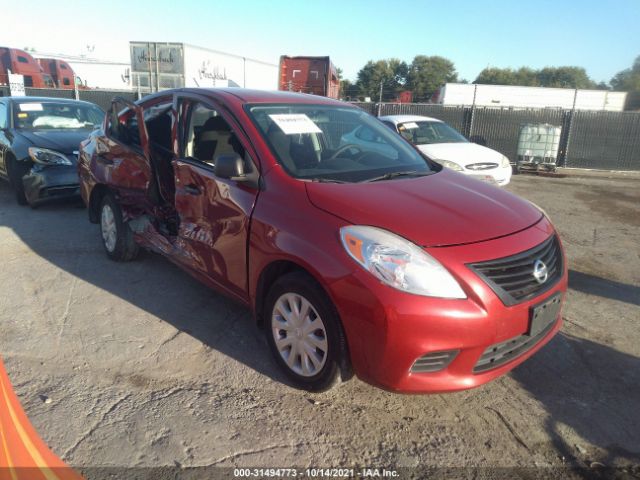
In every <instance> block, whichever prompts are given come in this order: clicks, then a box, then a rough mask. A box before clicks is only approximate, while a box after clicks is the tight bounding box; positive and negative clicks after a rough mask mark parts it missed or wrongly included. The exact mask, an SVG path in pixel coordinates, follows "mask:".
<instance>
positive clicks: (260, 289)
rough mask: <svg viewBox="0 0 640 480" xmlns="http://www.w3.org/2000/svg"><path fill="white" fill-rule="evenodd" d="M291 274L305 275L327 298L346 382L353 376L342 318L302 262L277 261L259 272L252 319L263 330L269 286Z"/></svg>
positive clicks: (327, 294) (315, 277)
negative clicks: (337, 331)
mask: <svg viewBox="0 0 640 480" xmlns="http://www.w3.org/2000/svg"><path fill="white" fill-rule="evenodd" d="M293 272H300V273H303V274H305V275H307V276H308V277H309V278H310V279H312V280H313V282H314V283H315V284H316V285H317V286H318V288H320V289H321V290H322V292H324V294H325V295H326V296H327V299H328V300H329V303H330V305H331V307H332V308H333V311H334V314H335V315H336V318H337V320H338V327H339V328H340V330H341V333H342V337H343V338H344V344H343V345H342V349H343V355H342V358H341V361H340V371H341V376H342V379H343V380H348V379H349V378H351V377H352V376H353V369H352V367H351V354H350V349H349V341H348V338H347V333H346V330H345V328H344V325H343V323H342V318H341V317H340V312H339V311H338V309H337V307H336V305H335V302H334V301H333V298H332V296H331V295H330V293H329V291H328V290H327V288H325V286H324V285H323V283H322V281H320V278H319V275H318V273H317V272H314V271H313V270H312V269H310V268H308V267H307V266H305V265H304V264H303V262H299V261H296V260H294V259H278V260H273V261H271V262H270V263H268V264H267V265H265V266H264V268H263V269H262V270H261V272H260V275H259V276H258V280H257V283H256V288H255V292H256V293H255V300H254V302H253V309H254V318H255V321H256V323H257V325H258V326H259V327H260V328H263V327H264V326H265V323H266V319H265V318H264V315H263V310H264V302H265V299H266V297H267V294H268V292H269V288H270V287H271V285H273V283H274V282H275V281H276V280H277V279H278V278H280V277H282V276H283V275H287V274H289V273H293Z"/></svg>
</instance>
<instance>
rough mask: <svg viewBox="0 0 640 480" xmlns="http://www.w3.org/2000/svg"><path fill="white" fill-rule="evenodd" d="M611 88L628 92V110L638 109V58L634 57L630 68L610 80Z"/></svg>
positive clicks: (639, 91)
mask: <svg viewBox="0 0 640 480" xmlns="http://www.w3.org/2000/svg"><path fill="white" fill-rule="evenodd" d="M611 88H613V89H614V90H619V91H622V92H628V93H629V95H628V97H627V105H626V108H627V109H628V110H636V109H640V56H638V57H636V59H635V61H634V62H633V65H632V66H631V68H627V69H625V70H622V71H621V72H618V73H617V74H616V75H615V76H614V77H613V78H612V79H611Z"/></svg>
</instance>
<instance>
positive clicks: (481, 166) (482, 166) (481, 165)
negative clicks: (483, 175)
mask: <svg viewBox="0 0 640 480" xmlns="http://www.w3.org/2000/svg"><path fill="white" fill-rule="evenodd" d="M497 166H498V164H497V163H488V162H485V163H472V164H471V165H467V166H466V168H467V170H490V169H492V168H497Z"/></svg>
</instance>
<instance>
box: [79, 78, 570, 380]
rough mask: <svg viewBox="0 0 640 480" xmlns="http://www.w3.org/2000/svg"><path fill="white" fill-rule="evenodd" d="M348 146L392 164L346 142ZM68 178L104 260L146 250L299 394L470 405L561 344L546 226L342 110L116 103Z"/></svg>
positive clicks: (560, 278) (198, 98)
mask: <svg viewBox="0 0 640 480" xmlns="http://www.w3.org/2000/svg"><path fill="white" fill-rule="evenodd" d="M355 130H357V131H358V134H359V135H366V136H367V139H369V140H372V141H375V142H379V143H381V144H385V145H386V148H384V149H380V148H376V149H367V147H366V146H363V145H364V144H365V142H363V143H362V144H357V145H356V144H349V143H345V140H344V139H345V137H346V138H349V137H348V135H349V134H350V133H351V132H353V131H355ZM368 143H371V142H368ZM78 168H79V173H80V182H81V193H82V196H83V198H84V201H85V202H86V204H87V206H88V210H89V218H90V220H91V221H92V222H94V223H99V224H100V226H101V231H102V239H103V243H104V248H105V250H106V253H107V255H108V256H109V257H110V258H112V259H113V260H117V261H123V260H131V259H133V258H134V257H135V256H136V253H137V251H138V248H139V246H141V247H144V248H147V249H150V250H153V251H155V252H158V253H161V254H162V255H165V256H166V257H168V258H169V259H170V260H171V261H173V262H175V263H176V264H178V265H179V266H181V267H182V268H184V269H185V270H186V271H188V272H189V273H190V274H192V275H193V276H195V277H196V278H198V279H200V280H201V281H202V282H204V283H205V284H207V285H209V286H211V287H212V288H215V289H217V290H219V291H222V292H224V293H226V294H227V295H229V296H231V297H233V298H235V299H237V300H239V301H240V302H242V303H244V304H246V305H248V306H249V307H250V308H251V309H252V310H253V312H254V314H255V318H256V320H257V321H258V322H259V323H260V324H261V325H263V326H264V329H265V331H266V336H267V339H268V343H269V346H270V348H271V350H272V352H273V355H274V357H275V359H276V361H277V363H278V364H279V365H280V367H281V368H282V369H283V370H284V371H285V372H286V373H287V374H288V376H289V377H290V378H291V379H292V380H293V382H294V383H295V384H296V385H297V386H299V387H302V388H305V389H309V390H323V389H327V388H329V387H330V386H332V385H333V384H334V382H336V381H337V380H338V379H339V378H340V377H342V378H343V379H344V378H346V377H347V376H348V375H349V374H350V372H352V371H353V372H355V373H356V374H357V375H358V376H359V377H360V378H362V379H364V380H366V381H368V382H371V383H373V384H375V385H378V386H380V387H383V388H386V389H390V390H396V391H402V392H446V391H453V390H461V389H467V388H472V387H475V386H478V385H481V384H482V383H485V382H487V381H489V380H492V379H494V378H496V377H498V376H500V375H502V374H504V373H505V372H507V371H509V370H511V369H512V368H513V367H515V366H516V365H518V364H520V363H522V362H523V361H524V360H526V359H527V358H528V357H530V356H531V355H533V353H535V352H536V351H537V350H539V349H540V348H541V347H542V346H543V345H544V344H545V343H547V342H548V341H549V340H550V339H551V338H552V337H553V336H554V334H555V333H556V332H557V331H558V330H559V329H560V325H561V315H560V310H561V304H562V300H563V296H564V293H565V291H566V288H567V273H566V272H567V270H566V267H565V265H564V258H563V252H562V246H561V243H560V239H559V238H558V235H557V233H556V232H555V230H554V228H553V226H552V224H551V222H550V220H549V219H548V218H547V217H546V216H545V215H544V213H543V212H541V211H540V210H539V209H538V208H536V207H535V206H534V205H533V204H531V203H529V202H528V201H526V200H523V199H521V198H519V197H517V196H515V195H512V194H511V193H508V192H505V191H502V190H500V189H499V188H496V187H493V186H491V185H488V184H486V183H481V182H479V181H477V180H474V179H471V178H469V177H468V176H465V175H462V174H459V173H456V172H453V171H451V170H448V169H443V168H442V167H441V166H439V165H438V164H437V163H434V162H432V161H431V160H430V159H428V158H426V157H425V156H424V154H421V153H420V151H419V150H417V149H416V148H414V147H413V146H412V145H411V144H409V143H408V142H406V141H405V140H404V139H403V138H402V137H400V136H399V135H397V134H396V133H394V132H392V131H391V130H389V129H388V128H387V127H385V126H384V124H382V123H381V122H380V121H378V120H377V119H376V118H374V117H372V116H370V115H368V114H367V113H365V112H363V111H361V110H360V109H358V108H355V107H352V106H350V105H347V104H345V103H341V102H338V101H335V100H330V99H327V98H323V97H318V96H312V95H301V94H293V93H285V92H262V91H252V90H243V89H233V88H232V89H219V90H208V89H180V90H168V91H164V92H160V93H157V94H155V95H151V96H149V97H145V98H144V99H143V100H142V101H140V102H138V103H137V104H133V103H129V102H126V101H125V100H123V99H116V100H114V104H113V105H112V107H111V109H110V112H109V113H108V114H107V117H106V119H105V122H104V125H103V128H102V130H97V131H94V133H93V134H92V135H91V136H90V138H89V139H87V140H86V141H85V142H83V143H82V145H81V150H80V159H79V164H78Z"/></svg>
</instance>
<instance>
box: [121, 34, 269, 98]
mask: <svg viewBox="0 0 640 480" xmlns="http://www.w3.org/2000/svg"><path fill="white" fill-rule="evenodd" d="M129 48H130V53H131V85H132V87H133V88H134V89H137V88H139V89H140V90H142V91H152V92H155V91H159V90H163V89H167V88H180V87H243V88H255V89H260V90H275V89H276V88H277V82H278V66H277V65H276V64H274V63H268V62H263V61H260V60H255V59H251V58H247V57H242V56H239V55H234V54H230V53H224V52H219V51H216V50H211V49H207V48H202V47H197V46H194V45H188V44H186V43H160V42H130V43H129Z"/></svg>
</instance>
